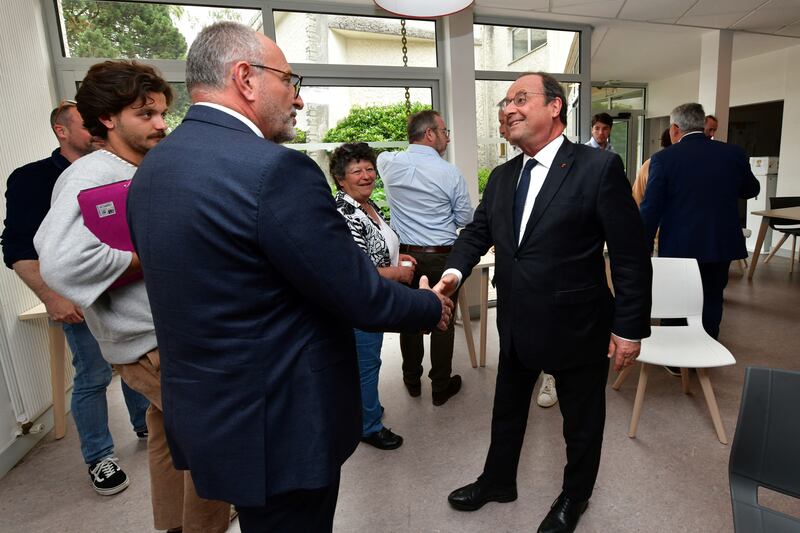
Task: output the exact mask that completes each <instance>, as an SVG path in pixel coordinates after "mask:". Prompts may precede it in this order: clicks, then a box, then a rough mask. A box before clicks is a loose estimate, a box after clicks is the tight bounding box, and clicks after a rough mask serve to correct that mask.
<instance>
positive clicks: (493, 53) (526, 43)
mask: <svg viewBox="0 0 800 533" xmlns="http://www.w3.org/2000/svg"><path fill="white" fill-rule="evenodd" d="M473 31H474V34H475V70H494V71H505V72H533V71H538V70H542V71H544V72H550V73H551V74H567V73H571V74H577V73H579V72H580V62H579V58H580V32H578V31H562V30H551V29H543V28H524V27H515V26H500V25H494V24H475V25H474V26H473Z"/></svg>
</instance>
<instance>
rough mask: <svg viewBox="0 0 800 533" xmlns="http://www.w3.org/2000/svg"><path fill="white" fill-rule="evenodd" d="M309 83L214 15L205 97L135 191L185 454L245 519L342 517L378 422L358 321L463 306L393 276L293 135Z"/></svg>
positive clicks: (416, 326) (200, 79)
mask: <svg viewBox="0 0 800 533" xmlns="http://www.w3.org/2000/svg"><path fill="white" fill-rule="evenodd" d="M301 82H302V78H301V77H300V76H298V75H297V74H295V73H294V72H292V67H291V66H290V65H289V64H288V63H287V61H286V57H285V56H284V54H283V52H281V50H280V48H278V46H277V45H276V44H275V43H274V42H273V41H271V40H270V39H268V38H267V37H264V35H262V34H260V33H257V32H255V31H253V30H252V29H250V28H248V27H246V26H244V25H242V24H237V23H233V22H219V23H216V24H213V25H211V26H208V27H206V28H205V29H203V31H201V32H200V33H199V34H198V36H197V38H196V39H195V41H194V43H193V44H192V47H191V49H190V50H189V54H188V56H187V61H186V87H187V89H188V91H189V96H190V97H191V99H192V102H193V104H194V105H192V106H191V107H190V108H189V111H188V112H187V114H186V118H185V119H184V121H183V123H182V124H181V125H180V126H179V127H178V128H177V129H176V130H175V131H174V132H173V133H172V134H171V135H170V136H169V137H168V138H167V139H166V140H165V141H164V142H163V143H161V144H159V145H158V146H157V147H156V148H155V149H154V150H152V151H151V152H150V153H148V155H147V157H145V159H144V161H143V162H142V165H141V166H140V167H139V170H138V171H137V172H136V177H135V179H134V180H133V185H132V187H131V191H130V195H129V197H128V208H129V209H128V219H129V221H130V225H131V234H132V236H133V241H134V245H135V246H136V250H137V251H138V253H139V254H140V256H141V260H142V267H143V269H144V270H145V272H146V274H147V275H146V283H147V289H148V293H149V294H150V302H151V304H152V308H153V318H154V319H155V325H156V333H157V335H158V339H159V343H160V346H161V353H162V363H163V366H162V371H163V380H164V414H165V425H166V428H167V432H168V438H169V442H170V448H171V450H172V453H173V457H174V458H175V464H176V465H178V466H179V467H180V468H188V469H190V470H191V472H192V476H193V478H194V482H195V485H196V487H197V492H198V493H199V494H200V495H201V496H204V497H207V498H216V499H220V500H224V501H228V502H231V503H234V504H235V505H236V508H237V510H238V511H239V523H240V525H241V529H242V531H243V532H252V531H258V532H262V531H309V532H317V531H330V530H331V528H332V524H333V516H334V511H335V507H336V499H337V496H338V491H339V477H340V468H341V465H342V463H343V462H344V461H345V460H346V459H347V457H348V456H349V455H350V454H351V453H352V452H353V450H354V449H355V447H356V445H357V444H358V442H359V438H360V437H361V417H360V414H361V400H360V394H359V391H360V386H359V377H358V364H357V358H356V349H355V342H354V337H353V328H354V327H357V328H359V329H364V330H370V331H385V330H390V331H391V330H395V331H396V330H398V329H404V330H416V331H421V330H430V329H432V328H434V327H437V325H438V327H441V328H444V327H446V324H447V322H448V321H449V319H450V317H451V315H452V302H450V300H448V299H447V298H444V297H440V296H438V295H436V294H435V293H433V292H431V291H430V290H412V289H410V288H408V287H406V286H403V285H401V284H399V283H396V282H394V281H391V280H386V279H384V278H382V277H380V276H379V275H378V272H377V270H376V269H375V266H374V265H373V264H372V261H370V259H369V258H368V257H367V255H366V254H364V252H362V251H361V249H360V248H359V247H358V246H357V245H356V243H355V241H354V240H353V237H352V236H351V234H350V230H349V229H348V227H347V224H346V223H345V220H344V218H343V217H342V216H341V215H340V214H339V213H338V212H337V211H336V206H335V203H334V200H333V197H332V195H331V192H330V187H329V186H328V184H327V182H326V180H325V177H324V175H323V174H322V171H321V170H320V169H319V167H318V166H317V165H316V164H315V163H314V162H313V161H312V160H311V159H310V158H308V157H307V156H306V155H304V154H302V153H300V152H298V151H295V150H291V149H289V148H285V147H283V146H280V145H279V144H277V143H280V142H283V141H287V140H289V139H291V138H292V137H294V134H295V132H294V123H295V114H296V112H297V110H298V109H302V107H303V100H302V99H301V98H300V84H301ZM422 287H425V288H427V280H423V282H422Z"/></svg>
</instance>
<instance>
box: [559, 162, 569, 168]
mask: <svg viewBox="0 0 800 533" xmlns="http://www.w3.org/2000/svg"><path fill="white" fill-rule="evenodd" d="M559 166H560V167H561V168H567V164H566V163H561V165H559Z"/></svg>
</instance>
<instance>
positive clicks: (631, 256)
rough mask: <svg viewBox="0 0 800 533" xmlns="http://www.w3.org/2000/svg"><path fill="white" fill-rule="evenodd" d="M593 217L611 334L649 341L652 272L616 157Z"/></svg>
mask: <svg viewBox="0 0 800 533" xmlns="http://www.w3.org/2000/svg"><path fill="white" fill-rule="evenodd" d="M651 168H652V167H651ZM648 188H649V186H648ZM648 194H649V191H648ZM597 213H598V217H599V219H600V222H601V224H602V226H603V232H604V234H605V238H606V243H607V245H608V256H609V261H610V263H611V279H612V282H613V284H614V296H615V298H614V319H613V322H612V324H611V332H612V333H614V334H615V335H618V336H620V337H623V338H626V339H643V338H645V337H649V336H650V306H651V290H652V287H651V284H652V277H653V271H652V265H651V264H650V254H649V253H648V249H647V241H646V240H645V232H644V227H643V225H642V219H641V218H640V216H639V213H638V212H637V210H636V203H635V202H634V201H633V197H632V196H631V190H630V186H629V182H628V179H627V178H626V177H625V170H624V168H623V166H622V161H621V160H620V159H619V157H613V158H610V161H609V163H607V164H606V168H605V172H604V173H603V174H602V178H601V181H600V189H599V191H598V195H597Z"/></svg>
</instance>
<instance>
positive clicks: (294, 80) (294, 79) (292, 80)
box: [250, 63, 303, 98]
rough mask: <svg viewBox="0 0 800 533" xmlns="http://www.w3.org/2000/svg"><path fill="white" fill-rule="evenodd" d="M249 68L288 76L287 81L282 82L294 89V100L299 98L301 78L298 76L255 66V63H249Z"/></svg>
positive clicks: (262, 66) (264, 66)
mask: <svg viewBox="0 0 800 533" xmlns="http://www.w3.org/2000/svg"><path fill="white" fill-rule="evenodd" d="M250 66H251V67H256V68H263V69H266V70H271V71H272V72H279V73H281V74H283V75H284V76H289V79H288V80H283V81H285V82H288V83H289V85H291V86H292V87H294V97H295V98H297V97H298V96H300V86H301V85H302V84H303V76H300V75H298V74H293V73H291V72H285V71H283V70H279V69H276V68H272V67H268V66H266V65H256V64H255V63H250Z"/></svg>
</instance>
